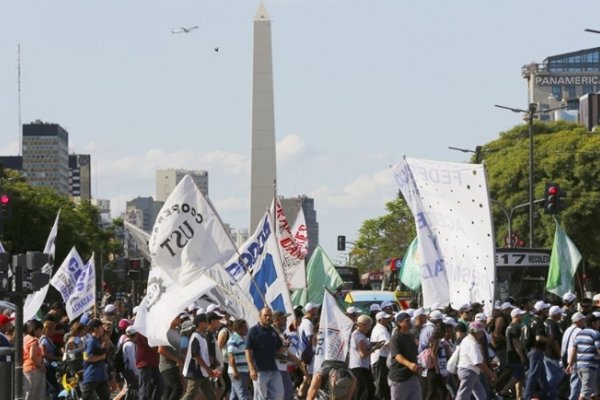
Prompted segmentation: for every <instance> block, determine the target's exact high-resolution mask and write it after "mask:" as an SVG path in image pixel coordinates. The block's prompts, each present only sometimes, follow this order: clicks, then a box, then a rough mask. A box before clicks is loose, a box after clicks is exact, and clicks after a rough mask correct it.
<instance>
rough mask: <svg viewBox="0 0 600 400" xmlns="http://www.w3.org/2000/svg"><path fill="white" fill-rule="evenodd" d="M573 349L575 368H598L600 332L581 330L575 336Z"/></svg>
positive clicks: (588, 329)
mask: <svg viewBox="0 0 600 400" xmlns="http://www.w3.org/2000/svg"><path fill="white" fill-rule="evenodd" d="M573 347H575V348H576V349H577V368H593V369H597V368H598V362H599V361H600V357H598V351H599V350H600V332H598V331H596V330H595V329H591V328H585V329H583V330H582V331H581V332H579V333H578V334H577V337H576V338H575V345H574V346H573Z"/></svg>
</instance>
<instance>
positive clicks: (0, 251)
mask: <svg viewBox="0 0 600 400" xmlns="http://www.w3.org/2000/svg"><path fill="white" fill-rule="evenodd" d="M0 253H6V251H5V250H4V246H2V242H0Z"/></svg>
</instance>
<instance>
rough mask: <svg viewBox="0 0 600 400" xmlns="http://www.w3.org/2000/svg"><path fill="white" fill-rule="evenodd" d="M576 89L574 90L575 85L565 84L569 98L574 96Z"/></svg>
mask: <svg viewBox="0 0 600 400" xmlns="http://www.w3.org/2000/svg"><path fill="white" fill-rule="evenodd" d="M575 93H576V91H575V86H574V85H567V94H568V96H569V99H572V98H574V97H576V94H575Z"/></svg>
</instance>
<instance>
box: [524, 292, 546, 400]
mask: <svg viewBox="0 0 600 400" xmlns="http://www.w3.org/2000/svg"><path fill="white" fill-rule="evenodd" d="M550 306H551V305H550V304H547V303H545V302H544V301H541V300H540V301H538V302H536V303H535V305H534V306H533V308H534V310H535V316H534V317H533V318H532V319H531V322H530V323H529V327H528V330H529V339H528V341H529V343H526V344H525V345H526V346H528V351H529V353H528V354H527V356H528V359H529V369H528V370H527V376H526V381H525V391H524V392H523V398H524V399H525V400H531V398H532V396H533V393H534V391H535V388H536V384H537V385H538V386H539V390H540V392H541V393H542V397H544V398H545V397H546V394H547V393H548V381H547V380H546V370H545V367H544V351H545V349H546V343H548V341H549V339H548V333H547V332H546V328H545V325H544V320H545V318H546V316H547V313H548V308H550Z"/></svg>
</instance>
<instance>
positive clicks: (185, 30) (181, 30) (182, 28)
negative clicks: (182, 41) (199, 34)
mask: <svg viewBox="0 0 600 400" xmlns="http://www.w3.org/2000/svg"><path fill="white" fill-rule="evenodd" d="M194 29H198V25H194V26H190V27H185V26H180V27H179V28H178V29H171V33H190V32H191V31H193V30H194Z"/></svg>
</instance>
